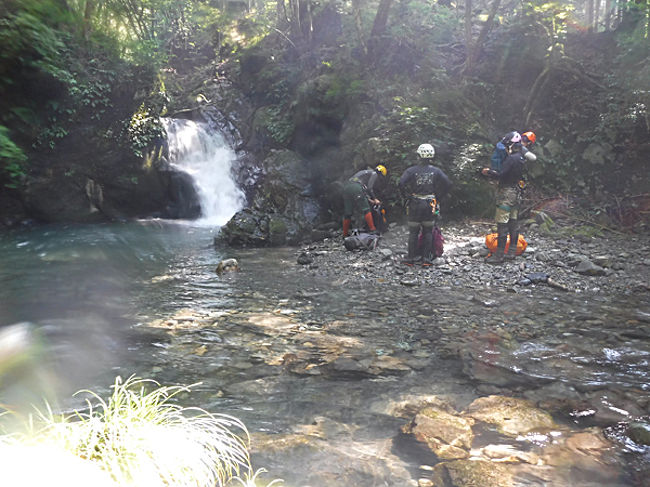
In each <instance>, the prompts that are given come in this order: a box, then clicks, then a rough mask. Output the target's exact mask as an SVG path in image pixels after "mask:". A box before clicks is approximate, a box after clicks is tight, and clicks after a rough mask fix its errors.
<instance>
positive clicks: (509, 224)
mask: <svg viewBox="0 0 650 487" xmlns="http://www.w3.org/2000/svg"><path fill="white" fill-rule="evenodd" d="M507 150H508V157H506V158H505V160H504V161H503V164H502V166H501V169H500V170H498V171H497V170H495V169H491V168H489V167H486V168H483V169H482V170H481V174H483V175H484V176H486V177H489V178H494V179H497V180H498V181H499V186H498V188H497V194H496V211H495V216H494V219H495V221H496V224H497V248H496V251H495V252H494V254H492V255H490V256H489V257H488V258H487V259H486V260H485V261H486V262H487V263H488V264H501V263H503V261H504V259H514V258H515V252H516V251H517V242H518V241H519V220H518V218H519V206H520V204H521V198H522V193H523V190H524V187H525V180H524V168H525V163H526V160H527V157H526V155H525V153H524V150H525V148H524V146H523V145H522V144H521V139H519V141H518V142H515V143H512V144H511V145H510V146H509V147H508V148H507ZM508 235H509V236H510V245H509V247H508V252H505V248H506V243H507V242H508Z"/></svg>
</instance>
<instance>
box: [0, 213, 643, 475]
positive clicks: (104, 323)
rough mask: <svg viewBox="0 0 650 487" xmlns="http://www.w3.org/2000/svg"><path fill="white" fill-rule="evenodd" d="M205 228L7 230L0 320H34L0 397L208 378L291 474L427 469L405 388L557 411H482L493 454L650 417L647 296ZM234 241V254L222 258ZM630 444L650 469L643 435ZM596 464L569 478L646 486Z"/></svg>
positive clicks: (615, 464) (204, 386)
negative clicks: (222, 238)
mask: <svg viewBox="0 0 650 487" xmlns="http://www.w3.org/2000/svg"><path fill="white" fill-rule="evenodd" d="M212 238H213V231H212V230H210V229H208V228H196V227H193V226H191V225H189V224H171V223H168V222H156V221H152V222H141V223H129V224H112V225H100V226H81V227H71V226H69V227H47V228H41V229H32V230H25V231H20V232H11V233H8V234H5V235H3V236H2V237H0V251H2V255H3V263H2V267H1V268H0V282H1V283H2V287H1V288H0V302H1V303H2V307H1V308H0V326H5V327H6V326H7V325H10V324H11V323H17V322H29V323H30V325H28V326H29V329H30V332H31V333H33V335H32V336H33V337H34V338H33V341H32V343H31V344H29V345H28V346H26V347H25V360H24V362H23V365H22V366H21V367H16V368H14V370H13V371H9V372H8V373H6V374H5V375H4V376H3V382H2V383H0V392H1V393H2V395H3V402H5V403H6V402H7V401H9V402H10V403H13V404H20V402H25V403H29V402H34V400H35V399H36V398H37V396H39V395H45V396H48V399H51V398H52V397H55V396H56V397H59V398H61V399H64V400H65V399H67V398H68V397H69V396H70V395H71V394H72V392H74V391H76V390H78V389H81V388H88V389H92V390H95V391H97V392H100V393H102V392H106V391H107V386H108V385H110V384H111V383H112V381H113V377H114V376H115V375H116V374H121V375H123V376H128V375H131V374H134V373H135V374H137V375H139V376H141V377H146V378H154V379H156V380H158V381H159V382H161V383H163V384H174V383H182V384H194V383H197V382H201V385H198V386H196V387H195V388H193V391H194V392H193V394H192V395H191V396H190V397H186V398H184V400H187V401H188V402H189V404H190V405H195V406H200V407H204V408H206V409H208V410H212V411H218V412H226V413H230V414H233V415H235V416H237V417H239V418H241V419H242V420H243V421H244V423H245V424H246V425H247V426H248V427H249V429H250V430H251V431H252V432H254V433H256V436H255V440H256V443H255V445H254V447H255V452H256V455H258V456H259V458H260V460H261V462H262V463H261V464H262V465H263V466H265V467H268V468H269V469H270V470H271V471H273V472H274V474H275V475H276V476H281V477H284V478H285V479H287V480H289V483H288V485H306V484H307V483H309V482H311V483H313V484H314V485H321V486H325V485H333V486H334V485H357V486H365V485H394V486H403V485H409V483H408V482H411V479H412V478H417V476H419V475H424V476H426V475H429V474H428V473H426V469H425V470H424V471H423V470H421V469H420V466H421V464H422V463H427V462H429V463H430V462H432V460H431V453H430V452H426V453H424V454H423V451H422V450H421V448H420V447H417V448H416V447H414V445H413V443H412V442H411V441H410V440H407V439H405V438H406V437H405V435H404V434H402V433H400V431H401V429H400V428H402V426H403V425H404V424H405V423H406V422H407V421H408V419H410V417H412V416H409V414H411V415H412V414H414V413H415V411H416V410H415V409H413V406H405V405H402V406H400V404H402V403H405V404H406V403H408V402H409V401H414V400H415V399H413V398H420V399H418V400H420V401H421V400H422V399H421V398H423V397H431V396H433V395H435V396H437V397H438V398H444V400H445V401H446V403H447V404H448V406H449V407H450V408H451V409H450V410H452V412H453V414H455V415H460V414H461V412H462V411H463V410H465V409H466V408H467V407H468V405H469V404H470V403H471V402H472V401H473V400H474V399H476V398H477V397H479V396H487V395H490V394H500V395H506V396H507V395H510V396H519V397H525V398H528V399H530V400H531V401H532V402H533V403H535V404H539V405H543V407H544V408H546V409H548V410H549V411H551V412H553V414H554V416H555V419H556V421H558V430H557V431H556V432H555V433H553V432H541V433H539V435H538V436H539V437H538V436H534V435H533V436H526V435H521V436H520V437H519V438H514V439H512V438H511V439H504V438H503V437H502V436H501V434H500V433H498V432H496V431H495V430H494V428H489V427H488V428H486V429H485V430H484V431H483V432H482V433H481V435H480V438H477V439H476V440H475V448H478V447H476V445H479V446H480V448H481V449H482V450H481V452H479V453H480V455H486V454H488V453H486V451H487V450H485V449H486V448H488V447H489V448H490V452H489V455H496V454H497V453H495V452H494V449H495V447H494V445H491V443H492V442H494V441H497V440H499V441H502V442H503V443H504V444H503V445H501V447H502V448H506V446H507V447H508V448H510V449H513V448H516V449H517V450H518V451H519V450H522V449H523V450H526V451H527V452H529V453H531V452H532V453H536V454H539V455H542V453H543V451H545V452H546V454H549V453H548V451H549V450H548V449H549V448H550V447H551V446H553V447H554V448H556V449H559V448H560V446H559V444H557V442H558V439H557V438H556V437H554V436H553V434H557V435H559V436H561V437H562V438H564V439H567V441H568V440H569V439H570V440H571V441H572V442H573V444H579V445H582V443H580V441H585V442H586V441H587V440H588V441H591V442H592V443H590V444H593V441H594V440H593V438H592V437H591V436H590V437H588V438H587V439H585V438H586V437H576V436H575V433H576V432H578V431H582V429H584V428H588V427H590V426H594V425H596V426H600V427H606V426H611V425H615V424H617V423H618V422H619V421H623V420H626V418H636V417H641V416H644V415H647V414H648V411H647V405H648V390H649V383H648V382H649V381H648V377H649V372H648V361H649V357H650V344H649V343H648V333H647V330H648V320H645V321H644V320H643V316H645V314H646V313H648V303H647V302H643V301H637V302H634V301H628V302H621V303H618V302H615V299H612V300H610V299H608V298H607V297H606V298H601V299H598V300H596V299H589V300H585V297H584V296H577V295H570V294H561V295H560V294H556V293H554V292H553V291H552V290H548V289H540V290H539V294H538V295H537V296H534V297H530V296H516V295H512V294H506V293H502V294H499V293H494V292H492V293H488V292H486V293H485V296H481V295H474V296H466V295H464V294H463V292H462V290H451V289H446V290H445V289H436V290H435V292H433V291H434V290H432V289H430V288H426V287H421V288H406V287H403V286H399V285H396V286H394V285H391V284H390V283H379V282H356V281H354V280H347V279H346V278H345V276H341V279H339V280H335V281H331V280H325V279H320V278H318V276H317V275H316V274H314V273H309V272H305V270H304V268H301V266H298V265H297V264H296V252H295V249H282V248H281V249H238V250H233V249H220V250H217V249H215V248H214V247H213V246H212ZM226 257H235V258H237V259H238V260H239V261H240V265H241V271H240V272H236V273H224V274H223V275H217V274H216V273H215V268H216V265H217V263H218V262H219V261H220V260H221V259H222V258H226ZM495 301H496V304H497V305H496V306H495ZM644 330H645V331H644ZM36 337H38V338H36ZM25 364H28V365H29V366H26V365H25ZM0 369H1V367H0ZM409 398H410V399H409ZM71 401H72V402H71ZM74 401H75V400H74V399H70V400H67V402H66V403H65V406H67V407H70V406H75V403H74ZM644 404H645V409H644ZM400 408H403V409H404V410H403V411H402V413H400V414H397V413H395V411H397V410H400ZM409 408H411V409H409ZM409 412H410V413H409ZM463 420H464V419H463ZM585 431H586V430H585ZM615 433H616V432H615V431H613V430H612V435H613V436H615ZM540 438H541V439H540ZM576 438H578V439H576ZM580 438H581V439H580ZM621 445H622V446H621V448H622V449H624V448H625V443H624V442H622V443H621ZM562 448H564V446H562ZM567 448H569V447H567ZM576 448H578V449H580V448H583V446H579V447H576ZM584 448H586V447H584ZM589 448H594V451H596V449H597V447H596V446H592V447H589ZM598 448H600V447H598ZM637 448H638V447H637ZM557 451H558V452H559V453H557V454H556V456H557V455H559V456H563V455H566V452H565V453H562V452H563V451H564V450H557ZM598 451H600V450H598ZM623 451H625V450H623ZM508 452H509V453H508V454H509V455H511V454H512V452H511V451H510V450H508ZM479 453H476V454H477V455H479ZM500 454H501V453H499V455H500ZM636 454H637V455H640V456H637V457H635V460H634V461H638V462H639V463H638V465H640V466H638V465H637V467H638V469H639V471H641V472H643V471H644V470H643V469H647V464H650V462H647V461H645V460H643V458H644V457H643V455H648V452H647V451H646V450H645V449H643V448H642V449H641V450H640V451H637V452H636ZM518 455H523V453H521V452H520V453H518ZM614 456H615V455H614ZM592 457H593V455H592V456H590V457H589V458H590V459H593V458H592ZM481 458H483V457H481ZM527 458H528V457H527ZM554 458H555V457H554ZM639 459H641V460H639ZM585 461H586V460H585ZM599 462H600V463H599V464H598V465H600V466H597V465H596V466H594V465H593V464H591V463H585V465H583V466H582V467H580V468H578V470H579V475H578V477H575V476H574V477H571V476H570V475H569V477H563V478H564V480H565V481H566V479H567V478H570V479H571V482H572V485H575V486H583V485H584V486H587V485H594V482H599V481H601V482H602V480H603V479H604V478H607V485H612V486H617V485H620V486H624V485H630V486H633V485H636V484H635V482H636V480H635V477H634V475H632V474H629V473H628V474H626V473H625V472H624V470H625V468H626V465H627V464H625V462H624V459H622V458H618V457H615V458H614V460H611V459H601V460H599ZM644 462H645V463H644ZM596 463H598V462H596ZM333 466H337V467H336V468H334V467H333ZM574 467H575V465H574ZM531 468H532V467H531ZM567 468H568V467H567ZM571 468H573V467H571ZM590 468H591V469H592V471H593V472H592V474H589V473H587V472H589V471H590V470H589V469H590ZM340 469H343V470H345V475H343V474H342V473H341V471H340ZM612 472H613V473H612ZM519 474H520V475H521V476H522V477H521V478H525V479H527V480H525V481H524V480H521V478H519V480H518V481H517V482H518V483H516V484H515V485H540V486H541V485H561V484H559V483H555V484H554V483H553V482H558V480H557V478H556V479H554V480H553V479H551V480H549V479H546V480H544V477H543V476H542V477H539V475H541V474H540V472H538V471H535V472H532V471H529V470H527V471H526V472H520V473H519ZM341 475H343V477H341ZM567 475H568V474H567ZM305 479H311V480H309V481H308V480H305ZM337 479H338V480H337ZM342 479H344V481H343V480H342ZM540 479H541V480H540ZM337 481H338V482H339V483H336V482H337ZM301 482H302V483H301ZM545 482H546V483H545ZM549 482H550V483H549Z"/></svg>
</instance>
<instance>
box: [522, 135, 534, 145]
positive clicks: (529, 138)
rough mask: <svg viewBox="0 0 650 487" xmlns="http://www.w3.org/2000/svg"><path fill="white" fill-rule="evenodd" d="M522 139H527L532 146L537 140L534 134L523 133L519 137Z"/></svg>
mask: <svg viewBox="0 0 650 487" xmlns="http://www.w3.org/2000/svg"><path fill="white" fill-rule="evenodd" d="M521 138H522V139H528V140H529V141H530V143H531V144H534V143H535V141H536V140H537V137H535V133H534V132H524V133H523V134H522V136H521Z"/></svg>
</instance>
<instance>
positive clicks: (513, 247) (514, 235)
mask: <svg viewBox="0 0 650 487" xmlns="http://www.w3.org/2000/svg"><path fill="white" fill-rule="evenodd" d="M508 233H509V235H510V245H509V246H508V251H507V252H505V253H504V254H503V258H504V259H506V260H514V258H515V257H516V255H517V243H518V242H519V222H518V221H517V220H512V219H511V220H509V221H508Z"/></svg>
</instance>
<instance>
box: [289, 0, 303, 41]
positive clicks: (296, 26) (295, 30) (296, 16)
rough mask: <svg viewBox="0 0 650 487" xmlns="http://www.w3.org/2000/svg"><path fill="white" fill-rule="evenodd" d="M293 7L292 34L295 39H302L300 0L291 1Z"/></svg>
mask: <svg viewBox="0 0 650 487" xmlns="http://www.w3.org/2000/svg"><path fill="white" fill-rule="evenodd" d="M289 5H290V7H291V33H292V34H293V36H294V38H295V39H301V38H302V26H301V25H300V2H299V0H289Z"/></svg>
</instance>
